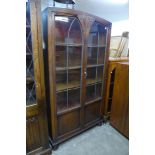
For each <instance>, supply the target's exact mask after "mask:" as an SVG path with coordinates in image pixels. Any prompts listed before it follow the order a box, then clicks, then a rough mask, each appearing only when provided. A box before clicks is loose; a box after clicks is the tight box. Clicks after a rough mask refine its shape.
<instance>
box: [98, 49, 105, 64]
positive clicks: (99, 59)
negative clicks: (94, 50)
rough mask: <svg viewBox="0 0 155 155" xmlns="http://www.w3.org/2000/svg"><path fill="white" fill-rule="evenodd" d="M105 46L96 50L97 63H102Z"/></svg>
mask: <svg viewBox="0 0 155 155" xmlns="http://www.w3.org/2000/svg"><path fill="white" fill-rule="evenodd" d="M104 59H105V47H100V48H99V51H98V64H104Z"/></svg>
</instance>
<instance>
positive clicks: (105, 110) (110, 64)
mask: <svg viewBox="0 0 155 155" xmlns="http://www.w3.org/2000/svg"><path fill="white" fill-rule="evenodd" d="M128 61H129V58H128V57H126V58H109V62H108V73H107V79H106V82H105V83H106V88H105V93H106V94H105V105H104V107H103V108H102V114H103V115H104V116H105V118H108V117H109V116H110V111H108V104H109V103H108V101H109V98H110V94H109V92H110V91H109V89H110V83H111V73H112V71H113V70H114V69H116V66H117V64H118V63H119V62H128Z"/></svg>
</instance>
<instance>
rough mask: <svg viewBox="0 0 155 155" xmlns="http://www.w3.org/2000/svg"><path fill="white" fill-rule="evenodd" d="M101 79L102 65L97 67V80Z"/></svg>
mask: <svg viewBox="0 0 155 155" xmlns="http://www.w3.org/2000/svg"><path fill="white" fill-rule="evenodd" d="M102 80H103V66H98V67H97V81H102Z"/></svg>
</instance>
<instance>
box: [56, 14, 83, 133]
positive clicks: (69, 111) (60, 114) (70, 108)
mask: <svg viewBox="0 0 155 155" xmlns="http://www.w3.org/2000/svg"><path fill="white" fill-rule="evenodd" d="M54 21H55V28H54V29H55V32H54V33H55V39H54V40H55V42H54V44H55V50H54V51H55V53H54V55H55V77H56V80H55V81H56V82H55V83H56V87H55V89H56V115H57V121H58V122H57V127H58V133H57V134H58V136H61V135H63V134H65V133H67V132H70V131H72V130H75V129H77V128H80V112H81V88H82V87H81V82H82V58H83V34H82V31H81V26H80V22H79V20H78V18H77V17H74V16H57V15H56V16H54Z"/></svg>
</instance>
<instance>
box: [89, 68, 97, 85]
mask: <svg viewBox="0 0 155 155" xmlns="http://www.w3.org/2000/svg"><path fill="white" fill-rule="evenodd" d="M94 82H96V67H92V68H87V84H92V83H94Z"/></svg>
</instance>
